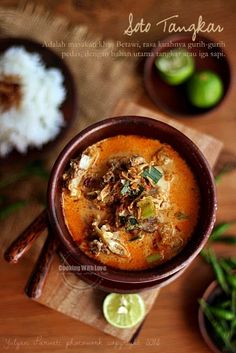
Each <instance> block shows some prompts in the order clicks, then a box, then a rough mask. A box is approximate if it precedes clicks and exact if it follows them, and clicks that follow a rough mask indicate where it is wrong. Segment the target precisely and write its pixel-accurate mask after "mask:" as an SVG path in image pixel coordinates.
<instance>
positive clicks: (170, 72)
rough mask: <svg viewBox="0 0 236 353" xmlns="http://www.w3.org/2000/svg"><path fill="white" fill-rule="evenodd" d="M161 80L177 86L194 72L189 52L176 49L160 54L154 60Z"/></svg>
mask: <svg viewBox="0 0 236 353" xmlns="http://www.w3.org/2000/svg"><path fill="white" fill-rule="evenodd" d="M155 65H156V68H157V69H158V71H159V73H160V75H161V77H162V79H163V80H164V81H165V82H167V83H169V84H170V85H179V84H181V83H183V82H184V81H185V80H187V79H188V78H189V77H190V76H191V75H192V73H193V72H194V60H193V57H192V56H191V54H190V52H188V51H187V50H186V49H183V48H177V49H173V50H170V51H168V52H163V53H161V56H158V57H157V59H156V60H155Z"/></svg>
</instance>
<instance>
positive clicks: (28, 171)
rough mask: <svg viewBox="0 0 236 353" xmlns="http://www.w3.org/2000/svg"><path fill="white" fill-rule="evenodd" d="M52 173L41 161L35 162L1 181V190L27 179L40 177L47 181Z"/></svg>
mask: <svg viewBox="0 0 236 353" xmlns="http://www.w3.org/2000/svg"><path fill="white" fill-rule="evenodd" d="M49 175H50V173H49V172H48V171H47V170H46V169H45V167H44V166H43V162H42V161H41V160H35V161H33V162H31V163H29V164H27V165H26V166H25V167H24V168H23V169H22V170H21V171H19V172H18V173H15V174H11V175H9V176H8V177H7V178H5V179H3V180H0V189H3V188H5V187H7V186H9V185H11V184H14V183H16V182H18V181H20V180H22V179H24V178H26V177H30V176H39V177H41V178H43V179H45V180H48V178H49Z"/></svg>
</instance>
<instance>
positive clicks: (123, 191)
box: [120, 180, 130, 196]
mask: <svg viewBox="0 0 236 353" xmlns="http://www.w3.org/2000/svg"><path fill="white" fill-rule="evenodd" d="M129 192H130V184H129V181H128V180H126V181H125V183H124V185H123V187H122V189H121V190H120V193H121V195H122V196H124V195H126V194H128V193H129Z"/></svg>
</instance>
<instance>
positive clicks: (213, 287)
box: [198, 280, 222, 353]
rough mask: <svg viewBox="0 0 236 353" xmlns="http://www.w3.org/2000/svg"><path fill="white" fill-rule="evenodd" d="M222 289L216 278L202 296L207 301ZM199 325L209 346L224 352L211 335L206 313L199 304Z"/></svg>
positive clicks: (218, 352)
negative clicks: (207, 326) (207, 325)
mask: <svg viewBox="0 0 236 353" xmlns="http://www.w3.org/2000/svg"><path fill="white" fill-rule="evenodd" d="M217 289H220V286H219V284H218V282H217V281H216V280H214V281H212V282H211V283H210V284H209V285H208V287H207V288H206V290H205V292H204V293H203V295H202V298H203V299H204V300H205V301H206V302H207V300H208V299H209V298H210V297H211V295H212V294H213V293H214V292H215V291H216V290H217ZM198 326H199V329H200V332H201V335H202V337H203V339H204V341H205V342H206V344H207V345H208V347H209V348H210V349H211V350H212V351H213V352H215V353H222V351H221V350H220V349H219V348H218V346H217V345H216V343H215V342H214V341H213V339H212V338H211V336H210V335H209V333H208V331H207V328H206V324H205V316H204V313H203V311H202V309H201V307H200V306H199V308H198Z"/></svg>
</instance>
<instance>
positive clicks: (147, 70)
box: [143, 33, 232, 118]
mask: <svg viewBox="0 0 236 353" xmlns="http://www.w3.org/2000/svg"><path fill="white" fill-rule="evenodd" d="M191 38H192V36H191V34H188V33H175V34H169V35H167V36H165V37H163V38H161V39H160V40H159V41H158V45H157V46H156V47H154V48H153V49H152V50H151V52H152V54H153V55H150V56H149V57H147V58H146V60H145V62H144V69H143V82H144V87H145V90H146V92H147V94H148V96H149V98H150V99H151V100H152V102H153V103H154V104H155V105H156V106H157V107H158V108H160V109H161V110H162V111H163V112H165V113H167V114H170V115H171V116H173V117H177V118H200V117H205V116H206V115H207V114H208V113H211V112H213V111H215V110H216V109H218V108H219V107H220V106H221V105H222V103H223V102H224V101H225V99H226V98H227V97H228V95H229V93H230V91H231V88H232V77H231V76H232V75H229V82H228V87H227V88H226V90H225V91H224V94H223V96H222V98H221V99H220V101H219V102H218V103H217V104H216V105H214V106H213V107H210V108H206V109H203V110H199V112H198V113H196V114H181V113H178V112H174V111H173V110H172V109H171V108H169V107H167V106H166V105H164V104H159V102H160V101H157V100H156V97H155V95H154V94H153V90H152V88H151V84H150V75H151V70H152V66H153V65H154V61H155V58H156V54H157V53H158V52H160V51H162V47H160V44H159V43H168V42H171V41H173V42H174V41H177V40H185V39H186V40H188V39H191ZM196 39H198V40H202V41H204V42H207V43H209V42H212V43H217V41H215V40H213V39H212V38H211V37H208V36H207V37H206V36H203V35H197V37H196ZM216 49H217V50H218V51H221V52H222V53H224V54H225V55H224V60H225V63H226V64H227V66H228V70H229V74H230V73H232V65H231V62H230V60H229V56H228V54H227V52H226V50H225V48H222V47H217V48H216ZM163 50H164V51H165V50H167V51H168V50H171V48H163Z"/></svg>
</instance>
